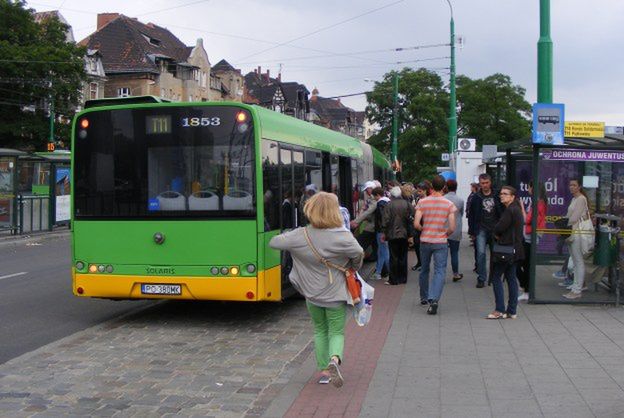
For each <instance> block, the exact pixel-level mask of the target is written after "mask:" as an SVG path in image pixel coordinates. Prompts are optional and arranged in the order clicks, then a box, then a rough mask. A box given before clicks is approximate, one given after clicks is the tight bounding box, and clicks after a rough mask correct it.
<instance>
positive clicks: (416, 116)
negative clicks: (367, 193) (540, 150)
mask: <svg viewBox="0 0 624 418" xmlns="http://www.w3.org/2000/svg"><path fill="white" fill-rule="evenodd" d="M394 74H396V72H389V73H387V74H385V75H384V78H383V80H382V81H380V82H377V83H375V87H374V89H373V91H372V92H371V93H369V94H367V100H368V106H367V107H366V116H367V117H368V119H369V120H370V121H371V123H376V124H377V125H378V126H379V127H380V130H379V133H378V134H377V135H375V136H373V137H371V138H370V139H369V143H370V144H371V145H373V146H374V147H376V148H378V149H380V150H381V151H383V152H385V153H386V154H387V155H389V154H390V148H391V135H392V105H393V93H392V79H393V77H394ZM456 81H457V103H458V115H457V118H458V137H471V138H477V141H478V143H479V144H480V145H483V144H501V143H506V142H510V141H513V140H516V139H520V138H527V137H529V136H530V132H531V131H530V114H531V106H530V104H529V103H528V102H527V101H526V100H525V99H524V94H525V90H524V89H523V88H522V87H520V86H515V85H513V84H512V82H511V79H510V78H509V76H506V75H503V74H494V75H491V76H489V77H486V78H485V79H479V80H472V79H470V78H468V77H466V76H458V77H457V78H456ZM398 109H399V110H398V119H399V135H398V153H399V159H400V160H401V161H402V165H403V179H404V180H406V181H419V180H422V179H424V178H427V177H431V176H432V175H433V174H435V173H436V167H437V166H439V165H441V164H442V163H441V161H440V154H442V153H443V152H448V112H449V93H448V91H447V90H446V89H445V86H444V84H443V81H442V79H441V78H440V76H439V75H438V74H436V73H434V72H432V71H429V70H426V69H424V68H421V69H418V70H412V69H409V68H404V69H403V70H401V71H400V72H399V99H398Z"/></svg>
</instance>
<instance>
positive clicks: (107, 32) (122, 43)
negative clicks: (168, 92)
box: [80, 15, 192, 73]
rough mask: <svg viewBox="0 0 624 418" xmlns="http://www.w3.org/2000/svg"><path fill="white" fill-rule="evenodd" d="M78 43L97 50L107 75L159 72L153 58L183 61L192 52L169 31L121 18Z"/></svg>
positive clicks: (121, 16)
mask: <svg viewBox="0 0 624 418" xmlns="http://www.w3.org/2000/svg"><path fill="white" fill-rule="evenodd" d="M80 44H81V45H84V46H87V47H88V48H89V49H97V50H99V51H100V53H101V54H102V63H103V64H104V71H105V72H106V73H123V72H144V71H145V72H159V69H158V66H157V65H156V64H155V63H154V60H153V56H159V57H161V58H163V59H167V58H169V59H171V60H173V61H177V62H186V60H187V59H188V57H189V55H190V52H191V50H192V47H187V46H186V45H184V43H183V42H182V41H180V40H179V39H178V38H177V37H176V36H175V35H174V34H173V33H171V32H170V31H169V30H167V29H165V28H163V27H160V26H158V25H154V24H153V23H148V24H145V23H141V22H139V21H138V20H136V19H132V18H129V17H127V16H124V15H119V17H117V18H115V19H113V20H112V21H110V22H108V24H106V25H104V26H102V27H101V28H100V29H99V30H97V31H96V32H94V33H92V34H91V35H89V36H88V37H86V38H85V39H83V40H82V41H80ZM150 57H152V58H150Z"/></svg>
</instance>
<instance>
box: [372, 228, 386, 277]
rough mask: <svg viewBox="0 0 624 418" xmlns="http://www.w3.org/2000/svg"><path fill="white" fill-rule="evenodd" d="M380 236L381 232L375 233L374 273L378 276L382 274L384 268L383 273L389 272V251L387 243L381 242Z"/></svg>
mask: <svg viewBox="0 0 624 418" xmlns="http://www.w3.org/2000/svg"><path fill="white" fill-rule="evenodd" d="M382 235H383V234H382V233H381V232H377V267H376V269H375V273H377V274H379V275H381V274H383V271H384V267H385V268H386V270H385V271H390V250H389V249H388V243H387V242H381V236H382Z"/></svg>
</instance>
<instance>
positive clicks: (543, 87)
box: [537, 0, 553, 103]
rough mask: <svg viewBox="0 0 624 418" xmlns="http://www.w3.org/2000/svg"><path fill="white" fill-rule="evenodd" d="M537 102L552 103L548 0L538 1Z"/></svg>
mask: <svg viewBox="0 0 624 418" xmlns="http://www.w3.org/2000/svg"><path fill="white" fill-rule="evenodd" d="M537 102H538V103H552V102H553V43H552V39H551V38H550V0H540V38H539V41H538V42H537Z"/></svg>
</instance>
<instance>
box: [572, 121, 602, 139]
mask: <svg viewBox="0 0 624 418" xmlns="http://www.w3.org/2000/svg"><path fill="white" fill-rule="evenodd" d="M563 131H564V134H565V136H566V137H569V138H604V134H605V123H604V122H568V121H566V122H565V127H564V130H563Z"/></svg>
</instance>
